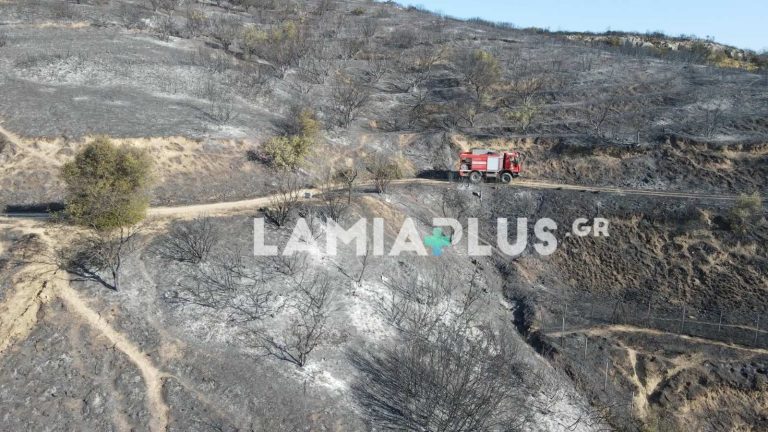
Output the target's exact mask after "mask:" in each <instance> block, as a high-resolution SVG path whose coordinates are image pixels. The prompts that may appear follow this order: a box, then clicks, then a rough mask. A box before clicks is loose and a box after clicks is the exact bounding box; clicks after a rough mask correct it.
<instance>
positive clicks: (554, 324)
mask: <svg viewBox="0 0 768 432" xmlns="http://www.w3.org/2000/svg"><path fill="white" fill-rule="evenodd" d="M553 306H554V307H553V308H550V312H549V313H547V314H545V315H544V316H543V317H542V329H543V330H544V331H545V332H546V333H553V332H569V331H577V330H580V329H587V328H591V327H595V326H597V325H628V326H636V327H641V328H646V329H653V330H658V331H660V332H665V333H672V334H679V335H685V336H690V337H698V338H704V339H710V340H714V341H720V342H724V343H727V344H737V345H743V346H746V347H756V348H768V314H766V313H761V312H760V311H757V310H753V309H749V308H742V309H735V308H734V309H725V308H723V309H706V308H701V307H695V306H692V305H690V304H687V303H679V304H673V303H671V302H669V301H667V300H665V299H662V298H653V297H650V298H646V299H642V298H637V297H635V298H632V299H622V298H616V297H611V296H599V295H589V294H584V295H581V294H580V295H579V297H578V299H577V298H561V299H556V300H555V302H554V304H553ZM558 309H559V310H558Z"/></svg>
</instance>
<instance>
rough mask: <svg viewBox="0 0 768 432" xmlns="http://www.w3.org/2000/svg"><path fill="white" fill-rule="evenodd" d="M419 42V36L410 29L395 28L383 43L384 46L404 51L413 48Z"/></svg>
mask: <svg viewBox="0 0 768 432" xmlns="http://www.w3.org/2000/svg"><path fill="white" fill-rule="evenodd" d="M419 42H420V35H419V34H418V33H417V32H416V31H415V30H413V29H411V28H408V27H406V28H397V29H395V30H394V31H392V32H391V33H390V34H389V37H388V38H387V40H386V41H385V42H384V45H385V46H388V47H390V48H397V49H401V50H406V49H410V48H413V47H414V46H416V44H418V43H419Z"/></svg>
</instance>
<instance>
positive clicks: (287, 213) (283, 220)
mask: <svg viewBox="0 0 768 432" xmlns="http://www.w3.org/2000/svg"><path fill="white" fill-rule="evenodd" d="M300 199H301V184H300V183H299V179H298V178H297V177H296V176H290V175H289V176H285V177H283V178H281V180H280V182H279V184H278V188H277V193H275V194H274V195H273V197H272V198H271V199H270V201H269V208H267V210H266V214H265V216H266V217H267V219H269V221H271V222H272V223H273V224H275V225H276V226H278V227H282V226H285V224H287V223H288V221H290V219H291V217H292V216H293V214H294V212H295V211H296V209H297V208H298V205H299V200H300Z"/></svg>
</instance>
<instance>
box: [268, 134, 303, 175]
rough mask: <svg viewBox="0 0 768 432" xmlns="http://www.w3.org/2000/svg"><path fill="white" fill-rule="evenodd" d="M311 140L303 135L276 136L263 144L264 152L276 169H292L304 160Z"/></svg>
mask: <svg viewBox="0 0 768 432" xmlns="http://www.w3.org/2000/svg"><path fill="white" fill-rule="evenodd" d="M312 143H313V140H312V139H311V138H309V137H307V136H305V135H289V136H276V137H272V138H270V140H269V141H267V142H266V143H265V144H264V153H266V154H267V156H269V158H270V160H271V163H272V166H274V167H275V168H277V169H293V168H296V167H298V166H299V165H301V164H302V163H303V162H304V158H305V157H307V155H308V154H309V151H310V150H311V148H312Z"/></svg>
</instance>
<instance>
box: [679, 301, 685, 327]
mask: <svg viewBox="0 0 768 432" xmlns="http://www.w3.org/2000/svg"><path fill="white" fill-rule="evenodd" d="M684 329H685V303H683V317H682V319H681V320H680V331H679V332H678V333H679V334H682V333H683V330H684Z"/></svg>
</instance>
